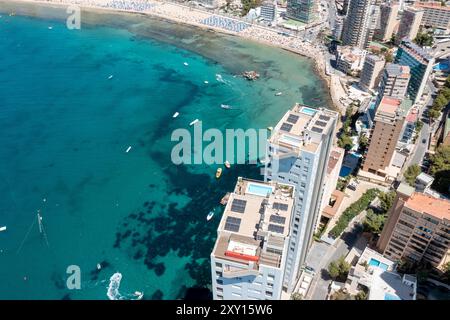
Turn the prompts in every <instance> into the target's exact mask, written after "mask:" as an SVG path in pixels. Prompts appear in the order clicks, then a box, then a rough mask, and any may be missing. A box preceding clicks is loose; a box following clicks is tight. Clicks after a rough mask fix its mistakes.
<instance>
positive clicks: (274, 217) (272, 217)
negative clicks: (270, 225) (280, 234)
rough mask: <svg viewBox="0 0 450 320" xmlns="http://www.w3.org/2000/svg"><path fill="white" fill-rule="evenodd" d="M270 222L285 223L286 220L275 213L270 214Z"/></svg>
mask: <svg viewBox="0 0 450 320" xmlns="http://www.w3.org/2000/svg"><path fill="white" fill-rule="evenodd" d="M269 220H270V222H274V223H278V224H284V223H285V222H286V218H285V217H281V216H277V215H275V214H272V215H270V219H269Z"/></svg>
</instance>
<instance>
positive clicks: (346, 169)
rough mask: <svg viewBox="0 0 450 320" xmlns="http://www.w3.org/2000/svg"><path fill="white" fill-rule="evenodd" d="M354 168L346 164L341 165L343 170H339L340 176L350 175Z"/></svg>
mask: <svg viewBox="0 0 450 320" xmlns="http://www.w3.org/2000/svg"><path fill="white" fill-rule="evenodd" d="M352 171H353V170H352V168H349V167H346V166H342V167H341V171H339V176H340V177H346V176H348V175H349V174H350V173H352Z"/></svg>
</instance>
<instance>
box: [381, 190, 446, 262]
mask: <svg viewBox="0 0 450 320" xmlns="http://www.w3.org/2000/svg"><path fill="white" fill-rule="evenodd" d="M377 246H378V248H379V249H380V251H382V252H383V254H384V255H385V256H386V257H387V258H389V259H391V260H393V261H398V260H400V259H407V260H410V261H412V262H420V261H427V262H429V263H430V264H431V265H433V266H435V267H440V266H442V265H444V264H445V263H447V262H450V201H448V200H444V199H438V198H434V197H432V196H430V195H426V194H423V193H418V192H414V188H412V187H410V186H409V185H407V184H405V183H401V184H400V185H399V187H398V188H397V197H396V199H395V200H394V204H393V205H392V208H391V209H390V211H389V214H388V218H387V220H386V223H385V225H384V228H383V231H382V232H381V235H380V239H379V240H378V244H377Z"/></svg>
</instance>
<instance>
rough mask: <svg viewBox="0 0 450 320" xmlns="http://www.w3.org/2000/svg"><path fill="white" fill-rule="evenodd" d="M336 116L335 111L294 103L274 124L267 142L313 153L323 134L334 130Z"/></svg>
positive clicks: (295, 150)
mask: <svg viewBox="0 0 450 320" xmlns="http://www.w3.org/2000/svg"><path fill="white" fill-rule="evenodd" d="M337 118H338V113H337V112H335V111H332V110H328V109H325V108H319V109H316V108H312V107H308V106H305V105H301V104H296V105H295V106H294V107H293V108H292V109H290V110H289V111H288V112H286V113H285V115H284V116H283V117H282V118H281V120H280V121H279V122H278V124H277V125H276V126H275V128H274V129H273V131H272V135H271V136H270V138H269V142H270V143H271V144H276V145H279V146H280V147H284V148H286V149H289V150H291V151H293V152H296V153H299V152H300V151H301V150H305V151H308V152H311V153H315V152H316V151H317V149H318V147H319V145H320V143H321V142H322V139H323V135H324V134H327V133H329V132H330V130H334V123H335V120H336V119H337Z"/></svg>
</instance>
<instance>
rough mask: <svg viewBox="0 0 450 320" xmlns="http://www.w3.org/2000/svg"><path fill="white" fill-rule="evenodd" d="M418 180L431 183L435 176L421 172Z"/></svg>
mask: <svg viewBox="0 0 450 320" xmlns="http://www.w3.org/2000/svg"><path fill="white" fill-rule="evenodd" d="M416 181H417V182H420V183H423V184H426V185H428V184H431V183H432V182H433V181H434V178H433V177H432V176H430V175H429V174H426V173H425V172H421V173H420V174H419V175H418V176H417V177H416Z"/></svg>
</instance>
